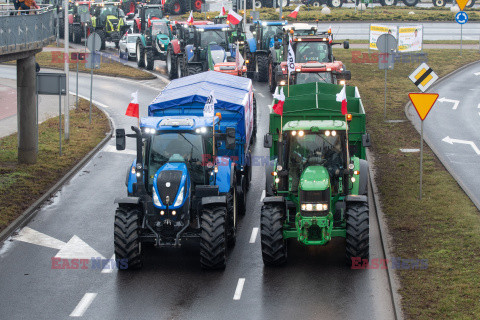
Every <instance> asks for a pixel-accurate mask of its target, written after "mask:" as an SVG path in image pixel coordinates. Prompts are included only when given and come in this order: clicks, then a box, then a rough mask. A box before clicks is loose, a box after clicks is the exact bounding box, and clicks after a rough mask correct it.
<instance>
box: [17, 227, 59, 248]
mask: <svg viewBox="0 0 480 320" xmlns="http://www.w3.org/2000/svg"><path fill="white" fill-rule="evenodd" d="M13 240H17V241H22V242H27V243H31V244H36V245H38V246H43V247H48V248H53V249H58V250H60V249H61V248H63V247H64V246H65V245H66V243H65V242H63V241H60V240H58V239H55V238H53V237H50V236H48V235H46V234H44V233H41V232H38V231H36V230H33V229H31V228H29V227H25V228H23V229H22V230H20V232H19V233H18V235H16V236H14V237H13Z"/></svg>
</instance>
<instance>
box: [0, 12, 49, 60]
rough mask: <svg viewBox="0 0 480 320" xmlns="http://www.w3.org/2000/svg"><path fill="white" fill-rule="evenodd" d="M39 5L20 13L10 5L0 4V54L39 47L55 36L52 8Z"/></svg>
mask: <svg viewBox="0 0 480 320" xmlns="http://www.w3.org/2000/svg"><path fill="white" fill-rule="evenodd" d="M39 6H40V9H33V10H30V11H29V14H22V12H21V11H17V10H15V9H14V8H13V6H11V5H0V55H5V54H10V53H17V52H21V51H28V50H35V49H40V48H42V47H43V46H45V45H47V44H49V43H50V42H51V41H52V40H53V39H54V38H55V11H54V8H53V6H52V5H39ZM23 13H26V12H25V11H24V12H23Z"/></svg>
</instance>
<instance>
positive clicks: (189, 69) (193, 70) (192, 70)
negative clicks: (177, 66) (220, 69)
mask: <svg viewBox="0 0 480 320" xmlns="http://www.w3.org/2000/svg"><path fill="white" fill-rule="evenodd" d="M202 71H203V70H202V66H199V65H198V64H193V65H189V66H188V67H187V75H189V76H193V75H194V74H197V73H200V72H202Z"/></svg>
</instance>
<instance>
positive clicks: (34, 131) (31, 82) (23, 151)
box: [17, 55, 38, 164]
mask: <svg viewBox="0 0 480 320" xmlns="http://www.w3.org/2000/svg"><path fill="white" fill-rule="evenodd" d="M35 78H36V70H35V55H29V56H27V57H26V58H23V59H18V60H17V127H18V162H19V163H25V164H34V163H36V162H37V150H36V149H37V140H38V121H37V111H36V94H35V90H36V82H35Z"/></svg>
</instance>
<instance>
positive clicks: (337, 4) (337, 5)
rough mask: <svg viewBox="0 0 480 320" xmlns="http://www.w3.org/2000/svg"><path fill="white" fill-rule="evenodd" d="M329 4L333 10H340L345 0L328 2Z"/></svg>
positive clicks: (330, 0) (329, 0)
mask: <svg viewBox="0 0 480 320" xmlns="http://www.w3.org/2000/svg"><path fill="white" fill-rule="evenodd" d="M327 4H328V6H329V7H331V8H340V7H341V6H342V4H343V0H328V1H327Z"/></svg>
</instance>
